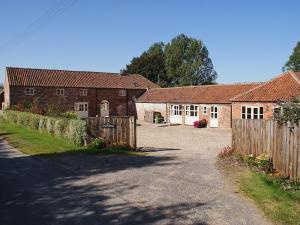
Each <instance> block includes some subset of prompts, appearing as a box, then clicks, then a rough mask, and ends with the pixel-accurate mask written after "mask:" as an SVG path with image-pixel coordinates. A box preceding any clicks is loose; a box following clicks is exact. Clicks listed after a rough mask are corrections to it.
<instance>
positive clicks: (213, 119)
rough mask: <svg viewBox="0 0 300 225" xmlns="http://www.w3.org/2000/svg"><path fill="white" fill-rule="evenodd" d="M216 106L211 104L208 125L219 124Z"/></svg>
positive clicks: (214, 125) (215, 125)
mask: <svg viewBox="0 0 300 225" xmlns="http://www.w3.org/2000/svg"><path fill="white" fill-rule="evenodd" d="M218 117H219V116H218V106H215V105H213V106H211V107H210V123H209V124H210V127H218V126H219V119H218Z"/></svg>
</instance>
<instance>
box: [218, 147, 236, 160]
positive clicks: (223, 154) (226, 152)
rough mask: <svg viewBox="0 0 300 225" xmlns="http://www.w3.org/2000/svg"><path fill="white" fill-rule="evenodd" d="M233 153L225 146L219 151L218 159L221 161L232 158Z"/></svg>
mask: <svg viewBox="0 0 300 225" xmlns="http://www.w3.org/2000/svg"><path fill="white" fill-rule="evenodd" d="M233 153H234V149H233V148H231V147H230V146H225V147H224V148H222V149H221V151H220V152H219V154H218V157H219V158H221V159H223V158H227V157H230V156H232V155H233Z"/></svg>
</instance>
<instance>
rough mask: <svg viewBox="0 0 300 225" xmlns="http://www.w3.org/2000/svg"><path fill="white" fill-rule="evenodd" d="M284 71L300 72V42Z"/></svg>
mask: <svg viewBox="0 0 300 225" xmlns="http://www.w3.org/2000/svg"><path fill="white" fill-rule="evenodd" d="M284 70H293V71H300V41H299V42H298V43H297V45H296V47H295V48H294V50H293V53H292V55H290V57H289V60H288V61H287V63H286V64H285V66H284Z"/></svg>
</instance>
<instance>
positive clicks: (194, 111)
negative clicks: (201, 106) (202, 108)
mask: <svg viewBox="0 0 300 225" xmlns="http://www.w3.org/2000/svg"><path fill="white" fill-rule="evenodd" d="M185 115H186V116H198V106H197V105H186V106H185Z"/></svg>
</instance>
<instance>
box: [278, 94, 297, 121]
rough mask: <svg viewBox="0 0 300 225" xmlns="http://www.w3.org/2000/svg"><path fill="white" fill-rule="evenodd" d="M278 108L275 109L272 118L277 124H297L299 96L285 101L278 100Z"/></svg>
mask: <svg viewBox="0 0 300 225" xmlns="http://www.w3.org/2000/svg"><path fill="white" fill-rule="evenodd" d="M278 105H279V107H278V110H275V113H274V119H275V120H277V121H278V122H279V124H286V123H287V122H291V123H292V124H298V123H299V122H300V98H294V99H292V100H290V101H287V102H278Z"/></svg>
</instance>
